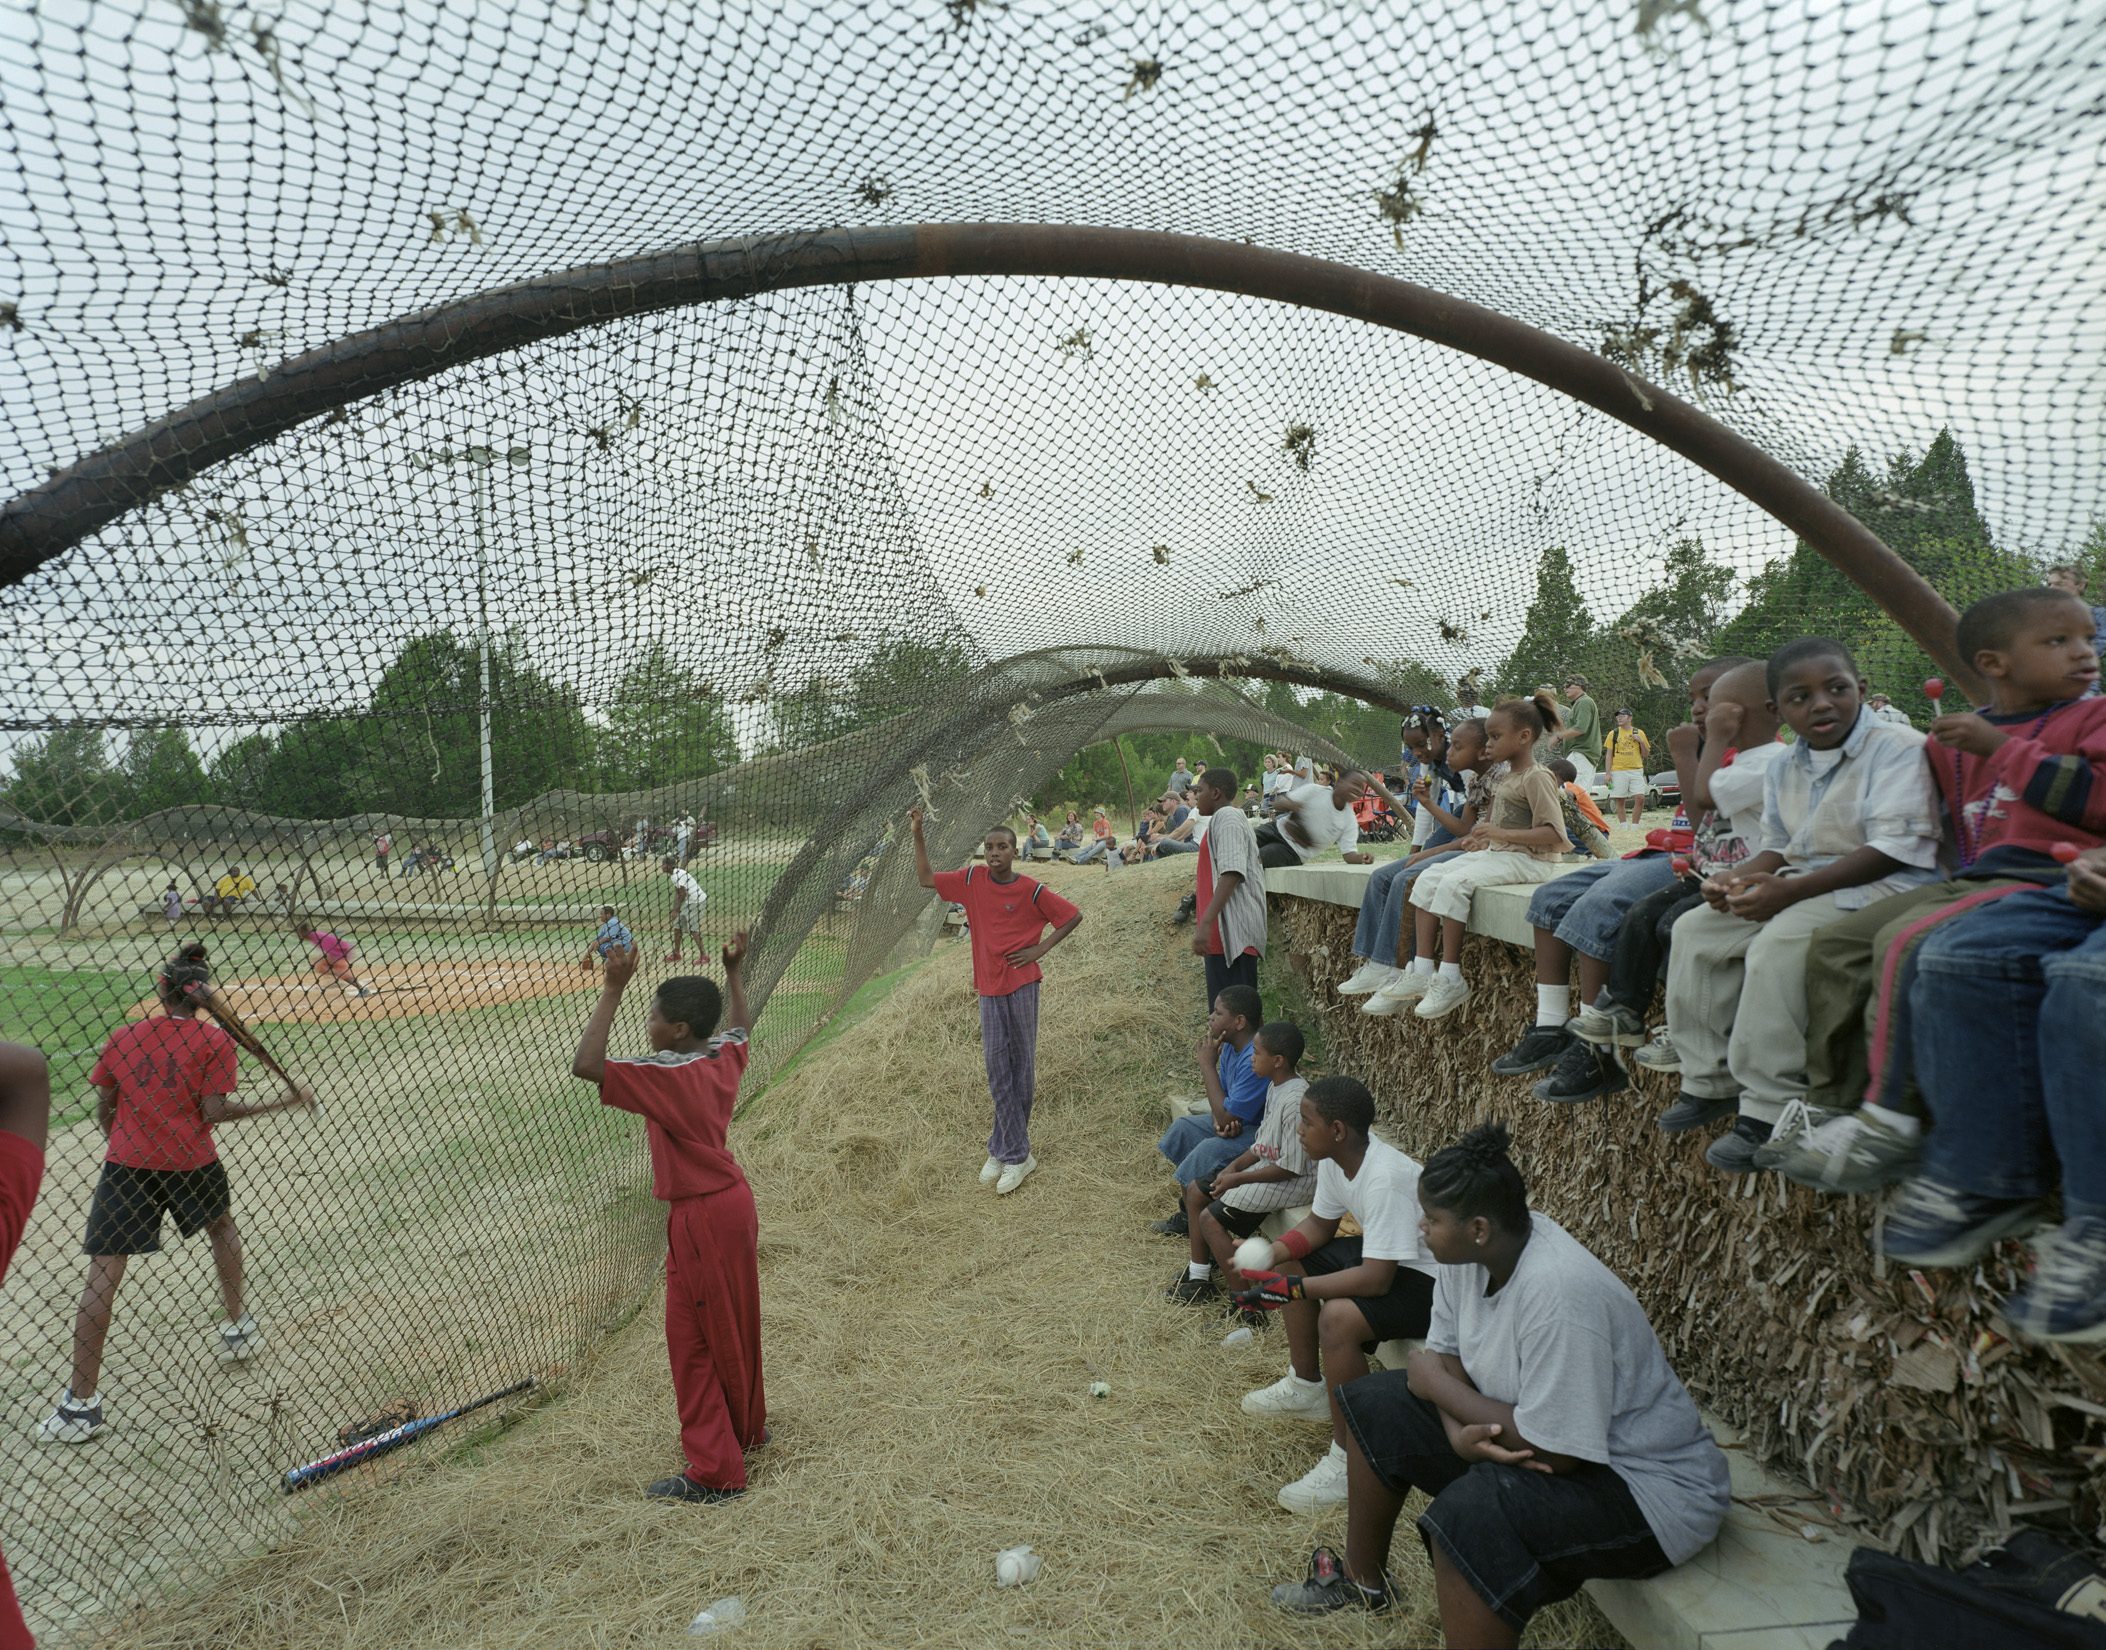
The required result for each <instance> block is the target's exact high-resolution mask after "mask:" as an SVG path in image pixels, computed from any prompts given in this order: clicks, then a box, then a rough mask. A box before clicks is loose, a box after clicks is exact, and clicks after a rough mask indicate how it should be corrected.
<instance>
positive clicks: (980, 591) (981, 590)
mask: <svg viewBox="0 0 2106 1650" xmlns="http://www.w3.org/2000/svg"><path fill="white" fill-rule="evenodd" d="M973 594H974V595H975V596H985V595H986V594H987V586H986V585H984V584H976V585H974V586H973Z"/></svg>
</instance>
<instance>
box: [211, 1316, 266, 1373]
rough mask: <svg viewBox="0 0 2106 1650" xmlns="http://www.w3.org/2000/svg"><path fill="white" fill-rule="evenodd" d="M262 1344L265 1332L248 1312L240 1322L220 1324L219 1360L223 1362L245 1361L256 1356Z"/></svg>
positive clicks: (235, 1362) (236, 1362)
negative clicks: (257, 1325)
mask: <svg viewBox="0 0 2106 1650" xmlns="http://www.w3.org/2000/svg"><path fill="white" fill-rule="evenodd" d="M262 1345H263V1332H262V1331H261V1330H259V1329H258V1328H257V1327H256V1320H255V1319H254V1318H252V1317H250V1316H249V1314H248V1313H246V1312H244V1313H242V1315H241V1318H240V1320H239V1321H238V1322H236V1323H223V1324H221V1325H220V1326H219V1361H220V1362H221V1363H223V1364H238V1363H244V1362H246V1361H247V1360H248V1359H250V1358H253V1357H255V1356H256V1349H257V1348H258V1347H260V1346H262Z"/></svg>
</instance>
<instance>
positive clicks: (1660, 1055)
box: [1631, 1026, 1682, 1076]
mask: <svg viewBox="0 0 2106 1650" xmlns="http://www.w3.org/2000/svg"><path fill="white" fill-rule="evenodd" d="M1631 1058H1632V1059H1633V1060H1636V1061H1637V1062H1638V1063H1639V1064H1640V1065H1641V1066H1643V1067H1645V1069H1646V1070H1647V1071H1657V1072H1663V1073H1666V1074H1668V1075H1670V1076H1672V1075H1673V1074H1674V1073H1675V1072H1678V1071H1680V1070H1681V1069H1682V1056H1681V1055H1680V1054H1678V1053H1676V1052H1675V1040H1674V1039H1673V1038H1672V1037H1670V1036H1669V1035H1668V1034H1667V1027H1665V1026H1655V1027H1653V1040H1652V1041H1651V1042H1649V1043H1647V1044H1646V1045H1645V1047H1643V1048H1641V1049H1640V1050H1639V1051H1638V1052H1637V1053H1636V1054H1634V1055H1632V1056H1631Z"/></svg>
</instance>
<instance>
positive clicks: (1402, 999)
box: [1360, 968, 1440, 1014]
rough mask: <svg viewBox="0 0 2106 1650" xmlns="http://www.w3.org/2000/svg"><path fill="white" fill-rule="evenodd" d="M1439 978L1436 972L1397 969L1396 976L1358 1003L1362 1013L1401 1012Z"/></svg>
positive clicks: (1430, 987)
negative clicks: (1424, 972) (1422, 972)
mask: <svg viewBox="0 0 2106 1650" xmlns="http://www.w3.org/2000/svg"><path fill="white" fill-rule="evenodd" d="M1438 978H1440V976H1439V975H1437V974H1420V973H1416V972H1414V971H1413V970H1411V969H1409V968H1400V969H1398V970H1397V977H1396V978H1395V979H1393V980H1391V981H1390V982H1389V984H1387V985H1385V986H1384V987H1383V988H1382V989H1381V990H1380V991H1377V992H1376V993H1375V994H1374V995H1373V996H1372V997H1370V998H1368V1000H1367V1001H1366V1002H1364V1003H1362V1004H1361V1005H1360V1012H1361V1013H1363V1014H1402V1013H1403V1012H1404V1010H1405V1009H1407V1008H1409V1007H1410V1006H1411V1005H1412V1004H1413V1003H1415V1002H1417V1001H1418V1000H1419V999H1420V998H1421V997H1423V996H1424V995H1425V994H1426V993H1427V992H1428V991H1429V990H1431V989H1432V987H1433V982H1434V981H1435V980H1437V979H1438Z"/></svg>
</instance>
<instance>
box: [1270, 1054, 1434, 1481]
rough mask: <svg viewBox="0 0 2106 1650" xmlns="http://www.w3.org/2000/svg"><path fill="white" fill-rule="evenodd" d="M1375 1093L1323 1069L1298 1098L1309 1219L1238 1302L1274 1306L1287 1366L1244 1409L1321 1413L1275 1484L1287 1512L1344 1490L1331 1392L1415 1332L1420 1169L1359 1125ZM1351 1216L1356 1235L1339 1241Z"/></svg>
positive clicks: (1420, 1326) (1429, 1298) (1427, 1270)
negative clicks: (1312, 1461) (1309, 1186)
mask: <svg viewBox="0 0 2106 1650" xmlns="http://www.w3.org/2000/svg"><path fill="white" fill-rule="evenodd" d="M1374 1123H1375V1097H1374V1096H1373V1095H1372V1094H1370V1093H1368V1091H1367V1087H1366V1085H1365V1084H1363V1083H1361V1082H1360V1081H1359V1080H1358V1079H1356V1078H1352V1077H1326V1078H1323V1079H1321V1080H1320V1081H1318V1082H1315V1083H1312V1084H1310V1085H1309V1089H1308V1092H1307V1093H1305V1094H1304V1095H1303V1096H1302V1109H1301V1134H1302V1150H1303V1151H1304V1152H1305V1153H1306V1154H1307V1155H1308V1156H1309V1157H1310V1158H1311V1159H1312V1160H1313V1161H1314V1162H1315V1164H1316V1197H1315V1199H1314V1201H1313V1203H1312V1204H1311V1206H1310V1212H1309V1217H1308V1218H1307V1219H1306V1220H1304V1221H1303V1222H1302V1223H1301V1224H1300V1225H1299V1226H1297V1227H1295V1229H1294V1230H1293V1231H1291V1232H1289V1233H1288V1234H1287V1235H1286V1236H1285V1237H1283V1238H1281V1239H1279V1240H1278V1241H1277V1242H1276V1243H1274V1244H1273V1246H1272V1252H1273V1258H1274V1260H1275V1261H1276V1262H1277V1263H1278V1264H1279V1266H1280V1270H1279V1271H1278V1272H1264V1273H1253V1274H1249V1275H1247V1276H1246V1278H1245V1281H1246V1282H1247V1283H1248V1284H1250V1285H1251V1287H1250V1288H1248V1289H1246V1290H1245V1291H1243V1292H1242V1293H1241V1294H1238V1295H1237V1296H1236V1297H1235V1300H1236V1304H1237V1305H1239V1306H1243V1307H1260V1308H1263V1309H1265V1310H1267V1311H1281V1310H1284V1313H1285V1321H1286V1326H1287V1349H1288V1353H1289V1356H1290V1358H1291V1360H1292V1362H1291V1363H1290V1365H1289V1367H1288V1370H1287V1373H1286V1374H1285V1375H1283V1376H1281V1377H1280V1379H1279V1380H1277V1381H1275V1382H1273V1384H1272V1385H1271V1386H1268V1387H1261V1388H1260V1389H1259V1390H1258V1391H1256V1392H1251V1393H1246V1394H1245V1395H1244V1398H1243V1413H1244V1414H1246V1415H1262V1416H1278V1417H1284V1418H1289V1419H1295V1420H1304V1421H1326V1420H1327V1421H1329V1422H1330V1424H1331V1447H1330V1449H1329V1450H1328V1451H1326V1452H1325V1454H1324V1457H1323V1459H1322V1460H1320V1461H1318V1462H1317V1463H1316V1465H1315V1466H1314V1467H1312V1468H1310V1469H1309V1471H1308V1472H1307V1473H1305V1474H1304V1475H1303V1476H1302V1477H1300V1478H1298V1479H1297V1480H1295V1482H1293V1483H1292V1484H1289V1485H1287V1486H1286V1487H1285V1488H1284V1489H1282V1490H1281V1491H1280V1496H1279V1500H1280V1505H1281V1506H1283V1507H1285V1508H1286V1509H1287V1510H1288V1511H1289V1512H1301V1513H1308V1512H1322V1511H1325V1510H1326V1509H1328V1508H1331V1507H1335V1506H1338V1505H1339V1504H1340V1503H1342V1502H1343V1501H1344V1500H1345V1498H1346V1456H1345V1442H1346V1432H1345V1423H1344V1421H1343V1419H1342V1418H1341V1417H1340V1415H1339V1412H1338V1409H1337V1407H1336V1405H1334V1404H1333V1402H1332V1398H1331V1395H1332V1393H1333V1392H1334V1391H1336V1390H1337V1388H1338V1387H1340V1386H1342V1385H1343V1384H1344V1383H1346V1382H1347V1381H1357V1380H1358V1379H1360V1377H1361V1376H1363V1375H1365V1374H1366V1373H1367V1355H1368V1353H1369V1352H1371V1351H1373V1350H1374V1349H1375V1348H1376V1347H1377V1346H1379V1345H1380V1344H1381V1343H1382V1342H1384V1341H1393V1340H1418V1339H1421V1338H1423V1337H1424V1335H1425V1333H1426V1326H1427V1323H1428V1321H1429V1318H1430V1314H1431V1311H1432V1306H1433V1277H1434V1270H1435V1268H1434V1260H1433V1254H1432V1251H1431V1250H1429V1249H1428V1248H1427V1247H1426V1242H1425V1239H1424V1238H1423V1237H1422V1236H1421V1235H1420V1233H1419V1196H1418V1191H1419V1166H1418V1164H1417V1163H1415V1162H1413V1161H1412V1160H1411V1159H1410V1158H1409V1157H1406V1156H1405V1155H1404V1154H1403V1153H1402V1152H1400V1151H1398V1150H1397V1149H1396V1147H1394V1146H1392V1145H1390V1144H1388V1143H1387V1142H1386V1141H1382V1140H1377V1139H1375V1138H1374V1137H1373V1136H1372V1135H1371V1134H1369V1133H1368V1131H1369V1130H1370V1129H1371V1128H1373V1127H1374ZM1347 1215H1351V1216H1352V1217H1353V1219H1354V1220H1355V1221H1357V1222H1358V1223H1359V1225H1360V1236H1359V1237H1340V1236H1339V1235H1338V1226H1339V1223H1340V1222H1341V1221H1342V1220H1344V1219H1345V1217H1346V1216H1347Z"/></svg>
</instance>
